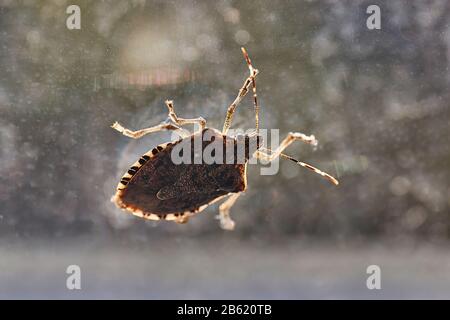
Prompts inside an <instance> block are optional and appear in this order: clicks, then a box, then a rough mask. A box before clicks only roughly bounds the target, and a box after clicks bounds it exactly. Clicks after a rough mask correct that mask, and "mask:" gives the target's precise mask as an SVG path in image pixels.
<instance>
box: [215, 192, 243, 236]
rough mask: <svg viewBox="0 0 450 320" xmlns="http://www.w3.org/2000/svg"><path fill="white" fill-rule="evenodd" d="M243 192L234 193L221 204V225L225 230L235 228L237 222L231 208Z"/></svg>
mask: <svg viewBox="0 0 450 320" xmlns="http://www.w3.org/2000/svg"><path fill="white" fill-rule="evenodd" d="M240 195H241V193H232V194H231V195H230V196H229V197H228V199H227V200H225V201H224V202H223V203H222V204H221V205H220V206H219V219H220V227H221V228H222V229H224V230H229V231H231V230H234V226H235V223H234V221H233V220H232V219H231V217H230V209H231V207H232V206H233V205H234V203H235V202H236V200H237V199H238V198H239V196H240Z"/></svg>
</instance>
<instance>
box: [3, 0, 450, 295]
mask: <svg viewBox="0 0 450 320" xmlns="http://www.w3.org/2000/svg"><path fill="white" fill-rule="evenodd" d="M72 4H76V5H78V6H79V7H80V9H81V29H80V30H69V29H68V28H67V27H66V19H67V18H68V17H69V16H70V14H67V13H66V9H67V7H68V6H69V5H72ZM371 4H376V5H378V6H379V7H380V9H381V30H369V29H368V28H367V26H366V20H367V18H368V17H369V14H367V13H366V9H367V7H368V6H369V5H371ZM449 23H450V2H448V1H446V0H435V1H431V0H430V1H418V0H417V1H407V0H396V1H387V0H386V1H381V0H376V1H350V0H348V1H331V0H330V1H326V0H323V1H313V0H309V1H300V0H298V1H281V0H280V1H277V0H275V1H274V0H270V1H269V0H267V1H266V0H263V1H257V2H256V1H162V0H161V1H157V0H152V1H145V0H135V1H65V0H47V1H37V0H36V1H33V0H24V1H13V0H9V1H8V0H6V1H5V0H2V1H0V45H1V47H0V67H1V71H0V181H1V184H0V200H1V204H2V205H1V207H0V298H75V299H76V298H139V299H146V298H152V299H166V298H188V299H189V298H243V299H249V298H268V299H271V298H274V299H278V298H286V299H303V298H306V299H308V298H323V299H330V298H369V299H380V298H384V299H389V298H450V256H449V255H448V253H449V249H450V242H449V241H450V220H449V213H450V185H449V181H450V143H449V138H450V106H449V83H450V74H449V65H450V25H449ZM241 46H245V47H246V48H247V50H248V51H249V54H250V56H251V58H252V60H253V63H254V65H255V67H256V68H258V69H259V70H260V75H259V76H258V79H257V83H258V94H259V98H260V105H261V114H260V120H261V127H263V128H276V129H280V134H281V136H284V135H285V134H287V133H288V132H289V131H300V132H304V133H306V134H314V135H315V136H316V137H317V138H318V140H319V148H318V149H317V150H316V151H314V150H312V148H310V147H309V146H307V145H302V144H301V143H297V144H293V145H292V146H291V147H289V148H288V149H287V150H286V153H288V154H290V155H292V156H294V157H296V158H299V159H301V160H302V161H305V162H308V163H311V164H313V165H316V166H318V167H319V168H321V169H323V170H325V171H327V172H329V173H330V174H332V175H334V176H336V177H338V178H339V180H340V183H341V184H340V185H339V186H338V187H334V186H332V185H331V184H329V183H328V182H327V181H326V180H324V179H321V178H320V177H319V176H316V175H314V174H311V173H310V172H309V171H306V170H304V169H302V168H301V167H299V166H296V165H295V164H293V163H292V162H287V161H284V162H283V160H281V162H280V171H279V173H278V174H277V175H275V176H261V175H260V170H259V169H260V168H259V167H258V166H254V165H253V166H250V168H249V181H248V182H249V189H248V191H247V192H246V193H245V195H244V196H242V197H241V198H240V199H239V200H238V201H237V203H236V205H235V206H234V207H233V208H232V212H231V214H232V216H233V218H234V220H235V221H236V224H237V227H236V230H235V231H234V232H226V231H223V230H221V229H220V227H219V225H218V221H217V220H216V219H215V215H216V214H217V213H218V205H212V206H210V207H209V208H208V209H206V210H205V211H204V212H203V213H201V214H200V215H198V216H197V217H195V218H193V219H191V221H190V222H189V223H188V224H186V225H177V224H173V223H164V222H163V223H159V224H158V223H155V222H151V221H144V220H141V219H138V218H135V217H133V216H130V215H128V214H125V213H124V212H122V211H120V210H118V209H116V208H115V207H114V205H113V204H112V203H111V202H110V197H111V196H112V195H113V194H114V192H115V188H116V185H117V183H118V181H119V179H120V177H121V176H122V174H123V173H124V172H125V171H126V170H127V169H128V167H129V166H130V165H131V164H132V163H133V162H134V161H136V159H138V157H139V156H140V155H141V154H142V153H144V152H146V151H147V150H148V149H150V148H152V147H153V146H155V145H156V144H158V143H162V142H165V141H167V140H168V139H169V138H170V133H166V132H162V133H160V134H154V135H148V136H146V137H145V138H142V139H141V140H132V139H128V138H126V137H124V136H122V135H120V134H119V133H117V132H115V131H114V130H112V129H111V128H110V125H111V124H112V123H113V122H114V121H116V120H117V121H120V122H121V123H122V124H123V125H124V126H126V127H129V128H131V129H140V128H143V127H147V126H150V125H154V124H157V123H159V122H160V121H162V120H163V119H165V118H166V116H167V113H166V108H165V106H164V100H166V99H173V100H174V102H175V108H176V110H177V113H178V115H179V116H182V117H197V116H203V117H204V118H206V119H207V121H208V125H209V126H212V127H216V128H221V127H222V124H223V120H224V118H225V114H226V108H227V106H228V105H229V104H230V103H231V101H232V100H233V99H234V97H235V95H236V93H237V90H238V89H239V88H240V86H241V85H242V82H243V80H244V79H245V77H246V76H247V75H248V69H247V66H246V64H245V61H244V59H243V57H242V54H241V52H240V47H241ZM253 125H254V118H253V107H252V101H251V99H250V97H248V98H247V99H245V100H244V102H243V103H242V104H241V105H240V107H239V108H238V111H237V113H236V116H235V121H234V127H235V128H250V127H252V126H253ZM70 264H77V265H79V266H80V268H81V271H82V290H79V291H77V290H75V291H69V290H67V288H66V278H67V276H68V275H67V274H66V268H67V266H68V265H70ZM371 264H376V265H379V266H380V268H381V272H382V281H381V286H382V289H381V290H368V289H367V287H366V278H367V277H368V274H366V268H367V266H369V265H371Z"/></svg>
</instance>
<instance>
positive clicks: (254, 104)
mask: <svg viewBox="0 0 450 320" xmlns="http://www.w3.org/2000/svg"><path fill="white" fill-rule="evenodd" d="M241 50H242V53H243V54H244V57H245V61H246V62H247V65H248V69H249V70H250V75H255V76H256V73H255V68H253V65H252V61H251V60H250V57H249V56H248V53H247V50H245V48H244V47H242V48H241ZM252 90H253V107H254V109H255V129H256V132H257V133H259V105H258V95H257V94H256V79H255V77H253V78H252Z"/></svg>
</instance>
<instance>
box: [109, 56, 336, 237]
mask: <svg viewBox="0 0 450 320" xmlns="http://www.w3.org/2000/svg"><path fill="white" fill-rule="evenodd" d="M241 49H242V52H243V54H244V57H245V60H246V63H247V66H248V68H249V71H250V75H249V76H248V77H247V78H246V79H245V81H244V84H243V85H242V87H241V88H240V90H239V92H238V94H237V96H236V98H235V99H234V101H233V102H232V103H231V104H230V106H229V107H228V110H227V114H226V118H225V122H224V125H223V129H222V131H219V130H217V129H214V128H208V127H206V120H205V119H203V118H202V117H198V118H192V119H185V118H180V117H178V116H177V114H176V113H175V109H174V104H173V101H170V100H167V101H166V102H165V104H166V106H167V108H168V110H169V115H168V118H167V119H166V120H165V121H163V122H161V123H160V124H158V125H156V126H153V127H149V128H145V129H141V130H137V131H131V130H129V129H126V128H124V127H123V126H122V125H121V124H119V123H118V122H115V123H114V124H113V125H112V126H111V127H112V128H113V129H115V130H117V131H119V132H121V133H122V134H123V135H125V136H127V137H130V138H133V139H139V138H141V137H143V136H144V135H147V134H150V133H155V132H158V131H162V130H177V132H179V135H180V136H181V137H180V139H178V140H175V141H170V142H167V143H164V144H162V145H158V146H157V147H155V148H153V149H151V150H150V151H148V152H147V153H145V154H144V155H143V156H142V157H141V158H139V159H138V160H137V161H136V162H135V163H134V164H133V165H132V166H131V167H130V169H128V170H127V172H126V173H125V174H124V175H123V176H122V178H121V180H120V182H119V184H118V186H117V191H116V194H115V195H114V196H113V197H112V201H113V202H114V203H115V204H116V205H117V206H118V207H119V208H121V209H125V210H128V211H130V212H131V213H132V214H133V215H136V216H138V217H141V218H144V219H148V220H168V221H175V222H178V223H186V222H187V221H188V220H189V218H191V217H192V216H194V215H196V214H197V213H199V212H201V211H202V210H203V209H205V208H206V207H207V206H208V205H210V204H212V203H214V202H216V201H219V200H221V199H223V198H227V199H226V200H225V201H224V202H223V203H222V204H221V205H220V206H219V219H220V225H221V227H222V228H223V229H225V230H233V229H234V227H235V223H234V221H233V220H232V219H231V217H230V208H231V207H232V206H233V205H234V203H235V202H236V200H237V199H238V198H239V196H240V195H241V194H242V192H244V191H245V190H246V189H247V165H248V160H249V159H250V158H251V157H256V158H258V159H264V160H266V161H274V160H275V159H277V158H278V157H283V158H286V159H288V160H291V161H293V162H295V163H296V164H298V165H301V166H303V167H305V168H307V169H309V170H312V171H313V172H315V173H317V174H319V175H321V176H323V177H324V178H326V179H328V180H329V181H330V182H332V183H333V184H335V185H338V181H337V180H336V179H335V178H333V177H332V176H330V175H329V174H327V173H325V172H323V171H320V170H319V169H317V168H315V167H313V166H311V165H309V164H306V163H304V162H301V161H298V160H296V159H294V158H292V157H290V156H288V155H285V154H284V153H282V152H283V151H284V149H286V148H287V147H288V146H289V145H290V144H291V143H292V142H294V141H301V142H304V143H307V144H310V145H313V146H315V145H317V140H316V138H315V137H314V135H310V136H308V135H305V134H303V133H298V132H291V133H289V134H288V135H287V137H286V138H285V139H284V140H283V141H282V142H281V144H280V145H279V146H278V147H277V148H276V149H275V150H271V149H269V148H266V147H264V146H263V141H262V136H261V135H260V132H259V105H258V96H257V93H256V80H255V79H256V76H257V75H258V72H259V71H258V70H257V69H255V68H254V67H253V65H252V62H251V60H250V58H249V56H248V54H247V52H246V50H245V49H244V48H241ZM250 87H251V88H250ZM250 89H251V90H252V92H253V105H254V111H255V129H254V130H252V131H251V132H250V133H249V134H245V135H240V134H239V135H235V136H232V135H227V132H228V131H229V129H230V127H231V123H232V120H233V115H234V112H235V111H236V108H237V106H238V104H239V103H240V102H241V101H242V99H243V98H244V97H245V96H246V94H247V93H248V92H250ZM186 124H196V125H197V128H198V129H197V130H196V131H195V132H193V133H189V132H188V131H186V130H185V129H183V128H182V126H184V125H186ZM205 135H208V136H210V137H211V139H210V140H208V139H203V138H204V136H205ZM197 138H200V141H202V143H201V148H202V150H203V149H205V148H206V147H207V146H208V141H212V140H214V141H215V142H216V143H219V144H223V146H224V147H230V146H231V150H237V149H238V148H241V149H240V150H242V149H244V150H245V152H244V158H243V161H237V159H236V157H235V158H233V161H231V163H230V162H226V163H212V164H207V163H204V162H201V163H197V164H195V163H190V164H189V163H188V164H184V163H181V164H175V163H174V161H173V160H172V156H171V155H172V153H173V151H174V148H177V146H179V145H180V144H182V143H184V142H194V141H195V139H197ZM212 138H213V139H212ZM191 145H192V148H194V145H195V143H192V144H191ZM228 150H229V149H228ZM194 151H195V150H194V149H192V152H193V153H194Z"/></svg>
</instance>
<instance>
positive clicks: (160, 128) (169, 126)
mask: <svg viewBox="0 0 450 320" xmlns="http://www.w3.org/2000/svg"><path fill="white" fill-rule="evenodd" d="M111 128H113V129H115V130H117V131H119V132H121V133H122V134H123V135H124V136H127V137H130V138H133V139H139V138H142V137H143V136H145V135H146V134H149V133H154V132H158V131H163V130H180V131H181V128H180V127H178V126H177V125H174V124H172V123H170V122H161V123H160V124H158V125H156V126H154V127H150V128H145V129H141V130H137V131H132V130H130V129H127V128H124V127H123V126H122V125H121V124H120V123H118V122H117V121H116V122H114V124H113V125H112V126H111Z"/></svg>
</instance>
